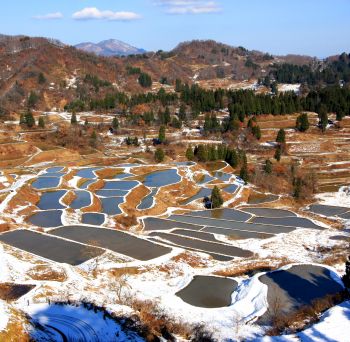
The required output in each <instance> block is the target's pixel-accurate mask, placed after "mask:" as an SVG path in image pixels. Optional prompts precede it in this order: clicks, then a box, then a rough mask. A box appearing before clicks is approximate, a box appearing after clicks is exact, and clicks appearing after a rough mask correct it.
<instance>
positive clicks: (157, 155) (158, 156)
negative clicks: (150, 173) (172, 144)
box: [154, 147, 165, 163]
mask: <svg viewBox="0 0 350 342" xmlns="http://www.w3.org/2000/svg"><path fill="white" fill-rule="evenodd" d="M164 158H165V153H164V151H163V149H162V148H160V147H158V148H157V149H156V151H155V152H154V160H155V161H156V162H157V163H161V162H162V161H163V160H164Z"/></svg>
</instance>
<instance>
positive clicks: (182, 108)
mask: <svg viewBox="0 0 350 342" xmlns="http://www.w3.org/2000/svg"><path fill="white" fill-rule="evenodd" d="M179 119H180V120H181V121H184V120H186V106H185V105H184V104H183V103H182V104H181V105H180V109H179Z"/></svg>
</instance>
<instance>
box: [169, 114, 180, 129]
mask: <svg viewBox="0 0 350 342" xmlns="http://www.w3.org/2000/svg"><path fill="white" fill-rule="evenodd" d="M171 126H172V127H174V128H177V129H180V128H181V126H182V123H181V121H180V120H179V119H177V118H176V117H175V116H174V117H173V120H172V121H171Z"/></svg>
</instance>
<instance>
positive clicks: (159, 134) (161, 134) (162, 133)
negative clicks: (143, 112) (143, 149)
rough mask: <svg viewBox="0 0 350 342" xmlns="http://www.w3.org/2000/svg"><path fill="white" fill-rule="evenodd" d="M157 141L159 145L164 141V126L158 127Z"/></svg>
mask: <svg viewBox="0 0 350 342" xmlns="http://www.w3.org/2000/svg"><path fill="white" fill-rule="evenodd" d="M158 139H159V142H160V143H161V144H163V143H164V142H165V140H166V137H165V126H163V125H162V126H160V127H159V133H158Z"/></svg>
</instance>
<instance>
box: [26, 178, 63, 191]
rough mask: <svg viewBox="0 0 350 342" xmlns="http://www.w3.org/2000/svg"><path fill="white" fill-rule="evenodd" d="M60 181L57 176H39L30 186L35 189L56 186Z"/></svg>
mask: <svg viewBox="0 0 350 342" xmlns="http://www.w3.org/2000/svg"><path fill="white" fill-rule="evenodd" d="M60 181H61V178H59V177H45V176H40V177H38V178H37V179H36V180H35V181H34V182H33V183H32V187H33V188H34V189H37V190H41V189H51V188H57V187H58V185H59V184H60Z"/></svg>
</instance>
